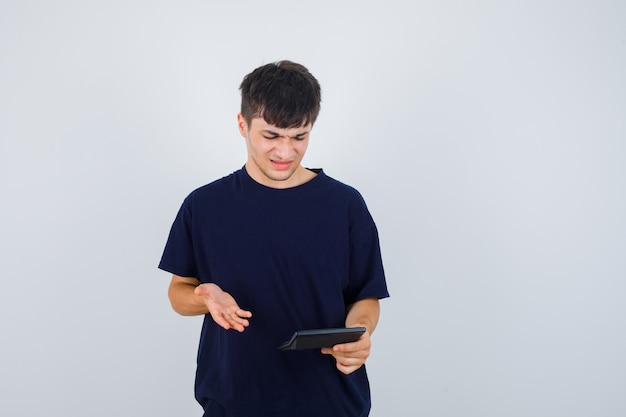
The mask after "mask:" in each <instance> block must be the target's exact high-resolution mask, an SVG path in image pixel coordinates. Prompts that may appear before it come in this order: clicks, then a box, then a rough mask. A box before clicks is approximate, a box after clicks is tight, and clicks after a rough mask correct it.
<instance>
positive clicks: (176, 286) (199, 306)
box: [167, 276, 209, 316]
mask: <svg viewBox="0 0 626 417" xmlns="http://www.w3.org/2000/svg"><path fill="white" fill-rule="evenodd" d="M198 284H199V283H196V282H194V280H193V279H190V278H181V277H176V276H175V277H174V278H173V279H172V282H171V283H170V287H169V290H168V292H167V295H168V297H169V299H170V303H171V304H172V308H173V309H174V311H176V312H177V313H178V314H181V315H183V316H198V315H203V314H208V312H209V309H208V307H207V305H206V303H205V302H204V299H203V298H202V297H200V296H198V295H196V294H195V293H194V290H195V289H196V287H197V286H198Z"/></svg>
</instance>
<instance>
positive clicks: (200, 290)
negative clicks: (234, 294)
mask: <svg viewBox="0 0 626 417" xmlns="http://www.w3.org/2000/svg"><path fill="white" fill-rule="evenodd" d="M193 293H194V294H196V295H199V296H206V295H209V289H208V288H207V287H206V285H198V286H197V287H196V288H195V289H194V290H193Z"/></svg>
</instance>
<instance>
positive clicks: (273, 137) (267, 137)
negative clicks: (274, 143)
mask: <svg viewBox="0 0 626 417" xmlns="http://www.w3.org/2000/svg"><path fill="white" fill-rule="evenodd" d="M262 136H263V137H264V138H265V139H267V140H273V139H276V138H277V137H278V136H266V135H262Z"/></svg>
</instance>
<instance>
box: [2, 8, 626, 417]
mask: <svg viewBox="0 0 626 417" xmlns="http://www.w3.org/2000/svg"><path fill="white" fill-rule="evenodd" d="M281 59H291V60H294V61H297V62H301V63H303V64H304V65H306V66H307V67H308V68H309V69H310V70H311V72H312V73H313V74H314V75H315V76H316V77H317V78H318V80H319V81H320V83H321V85H322V88H323V105H322V112H321V114H320V117H319V119H318V123H317V124H316V126H315V129H314V130H313V136H312V139H311V143H310V146H309V152H308V154H307V156H306V157H305V161H304V162H305V165H306V166H308V167H323V168H324V169H325V170H326V172H327V173H328V174H329V175H331V176H333V177H335V178H338V179H340V180H342V181H343V182H346V183H348V184H351V185H353V186H354V187H356V188H357V189H359V190H360V191H361V193H362V194H363V196H364V197H365V199H366V201H367V203H368V206H369V208H370V211H371V212H372V214H373V216H374V218H375V221H376V223H377V225H378V228H379V231H380V237H381V244H382V250H383V257H384V262H385V269H386V273H387V277H388V284H389V289H390V292H391V295H392V297H391V298H389V299H387V300H385V301H383V302H382V316H381V321H380V324H379V327H378V329H377V330H376V332H375V334H374V336H373V343H374V350H373V353H372V356H371V357H370V360H369V362H368V365H367V366H368V372H369V374H370V380H371V386H372V393H373V394H372V396H373V408H372V413H371V415H372V416H373V417H387V416H397V417H403V416H427V417H459V416H472V417H501V416H507V417H525V416H533V417H544V416H545V417H554V416H567V417H583V416H602V417H618V416H619V417H622V416H624V415H626V396H624V392H625V391H626V355H625V352H626V302H625V301H624V300H625V298H626V216H625V213H626V197H625V190H626V76H625V74H626V3H624V2H623V1H462V0H457V1H451V0H448V1H439V2H426V1H408V0H403V1H401V0H387V1H384V2H374V1H370V2H368V1H340V0H336V1H316V2H290V1H286V0H285V1H264V2H254V1H236V2H218V1H209V0H205V1H200V0H196V1H191V0H178V1H165V0H163V1H158V0H157V1H154V0H151V1H148V0H131V1H119V0H109V1H79V0H76V1H69V0H61V1H54V2H47V1H30V0H20V1H18V0H15V1H10V0H0V141H1V142H0V187H1V188H0V198H1V199H2V200H1V201H2V204H1V205H0V227H1V228H0V272H1V274H2V277H1V280H2V286H1V288H0V337H1V341H0V415H2V416H7V417H21V416H39V415H46V416H64V417H65V416H90V417H100V416H103V417H104V416H107V417H108V416H131V415H134V416H155V417H156V416H163V417H166V416H167V417H169V416H177V417H179V416H200V415H201V410H200V407H199V406H198V405H197V404H196V403H195V400H194V399H193V378H194V371H195V354H196V349H197V342H198V336H199V331H200V323H201V318H199V317H195V318H189V317H180V316H178V315H176V314H175V313H174V312H173V311H172V310H171V308H170V306H169V302H168V300H167V297H166V289H167V285H168V282H169V278H170V277H169V275H168V274H166V273H164V272H162V271H159V270H158V269H157V264H158V261H159V259H160V256H161V252H162V249H163V246H164V243H165V239H166V237H167V234H168V232H169V228H170V226H171V223H172V221H173V219H174V216H175V214H176V211H177V210H178V207H179V206H180V204H181V202H182V200H183V198H184V197H185V196H186V195H187V194H188V193H189V192H190V191H191V190H193V189H194V188H196V187H198V186H201V185H203V184H205V183H208V182H210V181H212V180H214V179H217V178H220V177H222V176H224V175H226V174H229V173H230V172H232V171H234V170H236V169H238V168H240V167H241V166H242V165H243V163H244V162H245V147H244V143H243V139H242V138H241V137H240V136H239V134H238V132H237V128H236V114H237V112H238V109H239V91H238V86H239V83H240V82H241V79H242V77H243V76H244V75H245V74H247V73H248V72H250V71H251V70H252V69H254V68H256V67H257V66H259V65H262V64H265V63H268V62H273V61H277V60H281Z"/></svg>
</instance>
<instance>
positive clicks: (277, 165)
mask: <svg viewBox="0 0 626 417" xmlns="http://www.w3.org/2000/svg"><path fill="white" fill-rule="evenodd" d="M270 162H271V164H272V167H274V169H277V170H279V171H285V170H287V169H289V168H290V167H291V165H292V164H293V161H276V160H273V159H270Z"/></svg>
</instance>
